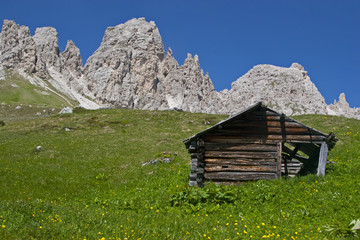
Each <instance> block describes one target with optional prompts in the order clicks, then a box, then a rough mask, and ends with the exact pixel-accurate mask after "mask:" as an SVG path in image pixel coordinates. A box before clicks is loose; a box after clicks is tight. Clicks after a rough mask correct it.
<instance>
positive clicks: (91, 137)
mask: <svg viewBox="0 0 360 240" xmlns="http://www.w3.org/2000/svg"><path fill="white" fill-rule="evenodd" d="M224 118H225V116H220V115H207V114H191V113H186V112H173V111H136V110H97V111H86V110H77V111H76V112H75V113H74V114H65V115H55V116H50V117H47V118H39V119H33V120H26V121H17V122H10V123H8V124H6V125H5V126H3V127H0V222H2V223H1V224H0V225H1V228H0V239H261V238H270V239H326V238H329V239H339V238H341V237H343V238H350V239H351V238H355V237H354V232H356V230H354V231H350V228H349V223H350V222H351V221H352V220H354V219H358V218H360V208H359V202H360V194H359V189H360V173H359V169H360V149H359V146H360V145H359V144H360V135H359V132H360V121H357V120H353V119H346V118H341V117H329V116H299V117H296V119H297V120H300V121H302V122H303V123H305V124H308V125H310V126H312V127H314V128H317V129H318V130H320V131H323V132H330V131H333V132H335V134H336V135H337V137H338V138H339V142H338V144H337V146H336V147H335V149H334V150H333V151H332V152H330V157H329V158H330V159H329V160H331V161H334V162H335V164H332V165H331V166H328V168H327V174H326V176H325V177H317V176H315V175H310V176H306V177H298V178H294V179H279V180H274V181H258V182H249V183H246V184H244V185H241V186H237V187H234V186H226V187H225V186H215V185H212V184H208V185H207V186H205V187H204V188H202V189H199V188H190V187H188V186H187V184H188V175H189V171H190V169H189V162H190V159H189V157H190V156H189V154H188V153H187V152H186V149H185V147H184V145H183V144H182V140H183V139H185V138H187V137H189V136H191V135H193V134H194V133H196V132H198V131H200V130H203V129H205V128H206V127H208V126H207V125H204V122H206V121H210V122H211V124H214V123H216V122H217V121H220V120H222V119H224ZM38 146H41V148H40V150H37V149H36V148H37V147H38ZM167 157H169V158H170V159H173V161H171V162H170V163H165V162H160V163H157V164H151V165H146V166H142V164H143V163H145V162H149V161H150V160H154V159H161V158H167ZM327 230H330V231H327Z"/></svg>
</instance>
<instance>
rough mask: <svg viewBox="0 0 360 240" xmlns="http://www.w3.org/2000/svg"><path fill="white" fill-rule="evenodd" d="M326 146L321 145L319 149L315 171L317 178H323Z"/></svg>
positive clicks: (326, 152) (324, 144)
mask: <svg viewBox="0 0 360 240" xmlns="http://www.w3.org/2000/svg"><path fill="white" fill-rule="evenodd" d="M328 150H329V149H328V145H327V143H325V142H324V143H322V144H321V147H320V154H319V164H318V169H317V175H318V176H325V167H326V161H327V155H328Z"/></svg>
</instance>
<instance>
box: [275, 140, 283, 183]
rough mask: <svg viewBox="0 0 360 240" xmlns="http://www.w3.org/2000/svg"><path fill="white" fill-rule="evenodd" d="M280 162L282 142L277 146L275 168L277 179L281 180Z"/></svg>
mask: <svg viewBox="0 0 360 240" xmlns="http://www.w3.org/2000/svg"><path fill="white" fill-rule="evenodd" d="M281 160H282V142H278V144H277V165H276V166H277V167H276V175H277V178H281Z"/></svg>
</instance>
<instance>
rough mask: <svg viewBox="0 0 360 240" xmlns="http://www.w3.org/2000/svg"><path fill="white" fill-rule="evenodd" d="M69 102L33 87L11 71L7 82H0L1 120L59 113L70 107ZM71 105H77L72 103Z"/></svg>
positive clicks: (8, 72) (8, 73)
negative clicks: (62, 109)
mask: <svg viewBox="0 0 360 240" xmlns="http://www.w3.org/2000/svg"><path fill="white" fill-rule="evenodd" d="M50 87H51V86H50ZM68 101H70V100H68ZM68 101H66V100H65V99H63V98H62V97H60V96H58V95H56V94H55V93H53V92H50V91H47V90H45V89H44V88H42V87H40V86H35V85H32V84H31V83H30V82H29V81H28V80H26V79H24V78H23V77H22V76H20V75H19V74H17V73H16V72H14V71H11V70H6V78H5V80H0V104H1V106H0V120H5V121H13V120H19V119H29V118H36V117H38V115H36V114H37V113H39V112H40V113H41V114H42V115H49V114H52V113H53V112H55V110H56V112H59V111H58V110H59V109H61V108H63V107H64V106H69V105H70V104H69V102H68ZM70 103H72V104H76V103H75V102H72V101H71V102H70ZM16 107H18V109H16ZM52 109H55V110H52ZM44 110H45V111H44Z"/></svg>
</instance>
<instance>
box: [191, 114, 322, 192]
mask: <svg viewBox="0 0 360 240" xmlns="http://www.w3.org/2000/svg"><path fill="white" fill-rule="evenodd" d="M202 137H203V138H202V139H201V144H198V146H197V147H196V148H197V151H196V152H197V154H200V155H201V159H203V160H201V159H200V158H197V159H194V160H193V161H192V173H191V174H190V185H198V186H200V185H201V184H202V182H201V178H202V177H203V180H205V181H214V182H218V183H232V182H236V181H248V180H260V179H275V178H278V177H280V176H281V174H282V173H284V171H285V169H284V167H285V166H284V164H282V162H281V161H278V159H282V155H281V153H282V148H281V146H282V142H288V143H293V144H296V143H309V144H310V145H314V144H319V143H322V142H324V140H325V136H324V135H322V134H320V133H317V132H316V131H314V130H312V129H311V128H308V127H306V126H304V125H302V124H300V123H298V122H295V121H293V120H292V119H290V118H287V117H286V116H285V115H279V114H278V113H275V112H272V111H269V110H266V109H260V110H257V111H253V112H250V113H248V114H244V115H243V116H241V117H239V118H237V119H234V120H232V121H230V122H226V123H224V125H219V126H217V129H214V130H212V131H211V132H208V133H206V134H205V135H203V136H202ZM314 146H315V147H313V148H315V149H310V150H316V148H317V146H316V145H314ZM305 147H307V146H305ZM307 148H309V147H307ZM200 150H201V151H200ZM306 150H308V149H306ZM310 150H309V151H310ZM189 151H190V149H189ZM311 152H312V151H311ZM195 160H196V161H195ZM200 160H201V161H200ZM193 165H194V166H193ZM301 166H302V164H301V163H300V162H298V161H294V162H288V163H287V168H288V170H287V171H286V172H287V173H288V174H289V175H294V174H296V173H297V172H298V171H299V169H300V168H301ZM200 170H201V171H200ZM195 175H196V176H195Z"/></svg>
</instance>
